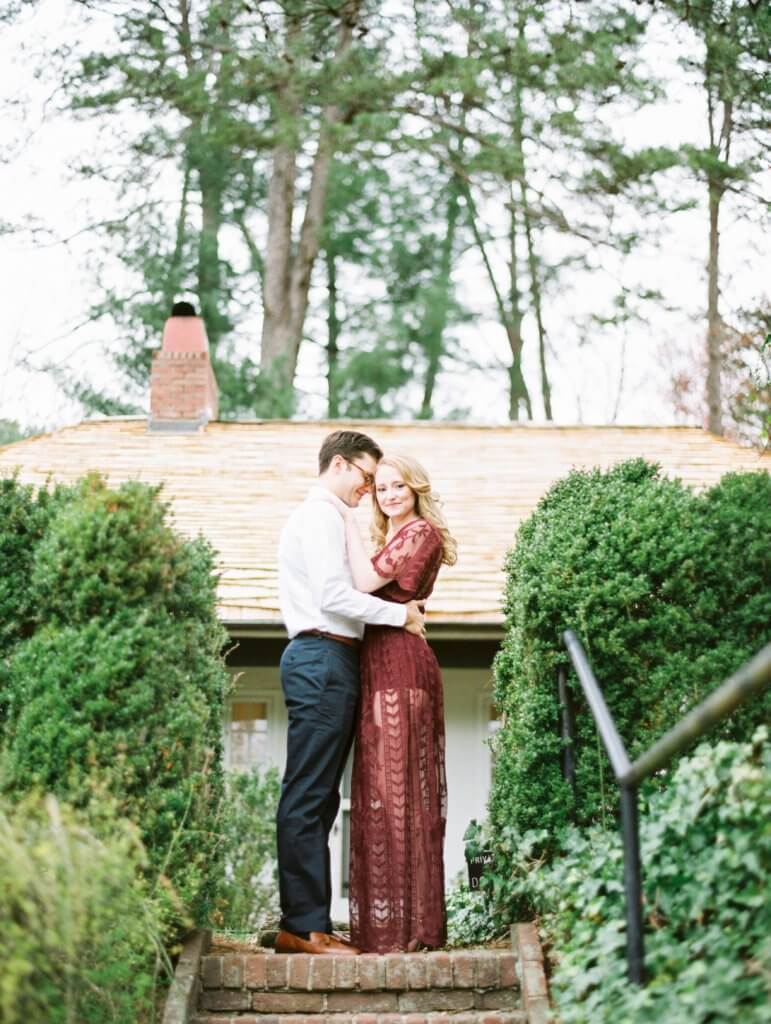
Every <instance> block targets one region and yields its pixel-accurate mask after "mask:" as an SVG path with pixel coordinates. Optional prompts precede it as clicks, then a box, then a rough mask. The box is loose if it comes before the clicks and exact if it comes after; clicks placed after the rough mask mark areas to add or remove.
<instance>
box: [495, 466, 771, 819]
mask: <svg viewBox="0 0 771 1024" xmlns="http://www.w3.org/2000/svg"><path fill="white" fill-rule="evenodd" d="M770 535H771V480H769V477H768V475H767V474H765V473H757V474H745V475H733V476H730V477H726V478H725V480H724V481H722V482H721V484H720V485H718V486H717V487H716V488H714V489H713V490H712V491H710V492H708V493H707V494H706V495H703V496H696V495H694V494H692V493H691V492H690V491H689V490H688V489H687V488H685V487H684V486H683V485H682V484H681V483H680V482H678V481H671V480H667V479H665V478H662V477H661V476H660V475H659V472H658V469H657V467H655V466H652V465H650V464H648V463H646V462H644V461H643V460H634V461H631V462H627V463H622V464H620V465H618V466H616V467H614V468H613V469H611V470H610V471H608V472H600V471H599V470H594V471H591V472H578V471H576V472H573V473H571V474H570V475H569V476H568V477H566V478H565V479H564V480H561V481H559V482H558V483H557V484H555V486H554V487H552V488H551V490H550V491H549V492H548V493H547V494H546V496H545V497H544V498H543V499H542V501H541V502H540V503H539V505H538V508H537V509H536V511H535V512H534V513H533V515H531V516H530V518H529V519H528V520H527V521H526V522H525V523H523V524H522V526H521V527H520V530H519V532H518V534H517V539H516V545H515V547H514V550H513V551H512V552H511V553H510V555H509V557H508V559H507V563H506V570H507V575H508V581H507V589H506V616H507V626H508V633H507V637H506V640H505V642H504V645H503V647H502V649H501V651H500V653H499V655H498V657H497V659H496V666H495V668H496V693H495V699H496V702H497V704H498V706H499V707H500V709H501V711H502V712H503V715H504V726H503V728H502V729H501V730H500V732H499V733H498V737H497V740H496V747H495V755H496V768H495V781H494V785H493V791H492V795H491V801H490V813H491V818H492V821H493V823H494V825H495V827H496V829H497V830H499V831H500V830H502V829H504V828H506V827H507V826H514V827H516V828H517V829H519V830H520V831H522V830H526V829H533V828H545V829H546V830H547V831H548V832H549V834H550V835H554V834H555V833H556V831H558V830H559V829H560V828H561V827H562V826H564V825H565V824H566V823H567V822H568V821H569V820H571V818H573V819H574V820H576V821H577V822H579V823H582V822H583V823H588V822H592V821H596V820H602V819H603V818H604V817H605V815H606V814H611V815H612V814H613V813H615V807H616V804H617V791H616V787H615V784H614V782H613V778H612V774H611V771H610V766H609V765H608V763H607V759H606V756H605V753H604V750H602V749H601V747H600V744H599V740H598V738H597V734H596V730H595V727H594V721H593V718H592V716H591V714H590V712H589V711H588V708H587V706H586V702H585V700H584V698H583V696H582V694H581V692H580V688H579V686H578V682H577V680H575V678H574V677H573V675H572V673H571V675H570V683H569V685H570V686H571V688H572V690H573V693H574V697H575V705H576V709H577V716H576V718H577V800H576V802H575V804H574V798H573V794H572V792H571V791H570V788H569V787H568V785H567V784H566V783H565V781H564V780H563V778H562V774H561V768H560V753H561V749H562V743H561V740H560V737H559V732H558V712H559V707H558V701H557V691H556V669H557V666H558V665H561V664H563V665H564V664H567V662H568V659H567V654H566V652H565V650H564V647H563V646H562V643H561V640H560V637H561V634H562V632H563V631H564V630H565V629H567V628H572V629H574V630H575V631H576V633H577V634H578V635H579V637H580V638H581V640H582V642H583V644H584V646H585V649H586V651H587V654H588V656H589V659H590V661H591V662H592V665H593V667H594V670H595V673H596V675H597V678H598V680H599V683H600V685H601V687H602V689H603V692H604V694H605V698H606V700H607V702H608V705H609V707H610V709H611V711H612V713H613V715H614V717H615V719H616V722H617V724H618V727H619V731H620V733H621V735H622V737H623V738H624V740H625V742H626V744H627V747H628V749H629V752H630V755H631V756H632V758H634V757H635V756H636V755H637V754H638V753H640V752H641V751H642V750H644V749H646V748H647V747H648V746H649V745H650V744H651V743H652V742H653V741H654V740H655V739H657V738H658V737H659V736H660V735H661V734H662V733H663V732H665V731H666V729H668V728H669V727H670V726H671V725H672V724H673V723H674V722H675V721H676V720H677V719H678V718H680V717H681V716H682V714H683V713H684V712H685V711H686V710H687V709H688V708H689V707H691V706H692V705H693V704H694V703H695V702H696V701H697V700H699V699H701V698H702V697H703V696H704V695H705V694H706V693H707V692H709V691H710V690H712V689H713V688H714V687H715V686H716V685H717V684H718V683H720V682H721V681H722V679H723V678H724V677H725V676H726V675H728V674H729V673H730V672H732V671H734V670H735V669H736V668H738V667H739V665H741V664H742V663H743V662H744V661H745V660H746V658H747V657H749V656H750V654H752V653H754V652H755V651H756V650H757V649H758V648H759V647H760V646H762V643H763V642H764V634H765V635H766V637H767V633H768V622H769V621H771V592H769V588H768V585H767V580H768V578H769V575H770V572H771V564H770V563H769V552H768V545H767V538H768V536H770ZM770 709H771V701H769V699H766V700H765V701H764V702H756V703H755V705H754V706H753V708H751V709H747V710H746V711H745V712H743V714H742V715H740V716H736V717H735V718H734V719H733V720H732V721H730V722H729V723H726V724H725V725H724V726H723V728H722V735H725V736H732V735H733V736H735V737H737V738H741V737H746V736H747V735H748V734H749V733H750V732H751V730H752V728H753V727H754V726H755V725H757V724H758V722H760V721H763V720H765V719H766V718H767V717H768V714H769V710H770Z"/></svg>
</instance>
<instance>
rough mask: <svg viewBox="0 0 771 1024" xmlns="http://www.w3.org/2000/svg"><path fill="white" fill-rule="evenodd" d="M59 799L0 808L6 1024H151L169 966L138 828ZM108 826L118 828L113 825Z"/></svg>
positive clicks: (1, 988)
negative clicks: (88, 814)
mask: <svg viewBox="0 0 771 1024" xmlns="http://www.w3.org/2000/svg"><path fill="white" fill-rule="evenodd" d="M99 815H100V817H101V819H102V820H101V821H100V822H99V827H98V832H99V835H100V836H101V838H98V837H97V834H96V833H95V831H94V830H93V828H92V827H91V826H90V823H89V822H88V821H84V820H83V819H82V817H78V816H75V815H74V814H73V812H72V811H71V809H69V808H67V807H66V806H62V805H60V804H58V803H57V801H56V800H55V799H53V797H48V798H46V800H45V802H44V803H41V802H40V801H39V800H38V799H37V798H28V799H26V800H25V801H23V802H22V803H21V804H19V805H17V806H10V805H7V804H3V805H0V920H2V922H3V943H4V949H3V970H2V974H1V975H0V1019H2V1020H3V1022H4V1024H27V1022H29V1021H40V1022H42V1021H45V1024H73V1022H77V1024H142V1022H144V1021H147V1022H149V1021H152V1020H154V1019H155V1018H154V1013H153V1007H154V1002H155V996H156V988H157V982H158V980H159V969H160V965H161V963H162V962H163V957H162V947H161V944H160V922H159V917H158V912H157V910H156V907H155V905H154V903H153V901H152V900H151V899H150V898H149V897H148V894H147V890H146V888H145V885H144V882H143V880H142V867H143V858H144V853H143V850H142V845H141V843H140V841H139V839H138V836H137V833H136V829H135V828H133V827H132V826H130V825H129V824H128V823H126V822H122V821H120V820H119V819H116V818H115V817H114V814H113V812H112V811H111V810H109V809H105V808H104V807H102V808H100V811H99ZM108 824H109V828H108V827H107V825H108Z"/></svg>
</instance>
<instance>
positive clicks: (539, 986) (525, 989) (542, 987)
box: [511, 924, 553, 1024]
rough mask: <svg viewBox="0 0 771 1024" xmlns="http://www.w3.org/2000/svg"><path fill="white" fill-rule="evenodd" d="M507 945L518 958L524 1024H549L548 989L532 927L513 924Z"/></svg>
mask: <svg viewBox="0 0 771 1024" xmlns="http://www.w3.org/2000/svg"><path fill="white" fill-rule="evenodd" d="M511 944H512V946H513V947H514V952H515V953H516V954H517V956H518V969H519V974H520V979H519V980H520V983H521V986H522V1007H523V1009H524V1010H525V1013H526V1014H527V1020H528V1024H549V1022H550V1021H552V1020H553V1017H552V1013H551V1008H550V1006H549V988H548V986H547V984H546V971H545V970H544V963H543V949H542V948H541V942H540V939H539V938H538V931H537V930H536V927H535V925H534V924H513V925H512V926H511Z"/></svg>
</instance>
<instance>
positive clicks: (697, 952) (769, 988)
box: [467, 727, 771, 1024]
mask: <svg viewBox="0 0 771 1024" xmlns="http://www.w3.org/2000/svg"><path fill="white" fill-rule="evenodd" d="M474 842H475V843H476V844H478V846H479V847H480V848H481V847H486V848H489V849H492V851H493V853H494V864H493V866H492V867H491V869H490V870H489V871H487V872H486V874H485V875H484V877H483V879H482V883H481V892H480V895H479V896H478V897H476V901H475V905H474V910H473V917H472V916H471V915H469V916H468V920H469V921H471V922H472V924H473V926H474V928H473V929H472V930H471V931H470V932H469V931H467V934H468V935H469V937H470V941H484V940H485V939H488V938H491V937H493V936H495V935H496V934H499V933H500V932H501V931H502V930H504V929H505V927H506V926H507V924H509V923H510V922H511V921H521V920H523V919H532V918H533V917H538V919H539V924H540V928H541V931H542V933H544V934H545V937H546V939H547V941H548V944H549V946H550V947H551V950H552V953H551V961H552V972H551V991H552V996H553V998H554V1000H555V1003H556V1006H557V1011H558V1014H559V1019H560V1021H562V1022H563V1024H588V1022H590V1021H591V1022H607V1024H654V1022H657V1021H666V1024H707V1022H709V1024H718V1022H724V1024H733V1022H734V1021H738V1020H741V1021H742V1022H745V1021H746V1022H747V1024H762V1022H767V1021H768V1012H767V1011H768V1005H769V998H770V997H771V943H770V942H769V935H771V891H770V889H769V881H768V880H769V878H770V877H771V743H770V742H769V739H768V730H767V729H766V728H765V727H761V728H760V729H758V730H757V731H756V733H755V734H754V736H753V737H752V739H751V740H750V741H749V742H746V743H733V742H728V741H724V740H723V741H719V742H717V743H715V744H702V745H701V746H699V747H698V748H697V749H696V751H695V752H694V753H693V754H692V755H691V756H690V757H688V758H685V759H683V760H682V761H681V762H680V764H679V766H678V767H677V769H676V771H675V772H674V773H673V775H672V776H671V778H670V781H669V785H668V786H667V788H666V789H664V790H660V791H655V792H652V793H651V795H650V798H649V800H648V801H647V802H646V801H643V802H642V806H641V808H640V846H641V858H642V865H643V873H642V875H643V901H644V921H645V929H646V937H645V944H646V967H647V971H648V978H649V980H648V984H647V987H645V988H638V987H636V986H634V985H631V984H630V983H629V981H628V979H627V963H626V938H625V903H624V884H623V853H622V848H621V839H620V833H619V832H618V830H615V829H614V830H612V831H608V830H606V829H602V828H597V827H593V826H590V827H587V828H577V827H574V826H570V827H567V828H565V829H563V830H562V831H561V832H560V833H559V834H558V835H557V836H556V837H555V836H554V835H550V834H549V833H548V832H547V831H546V830H539V831H533V830H531V831H525V832H520V831H519V830H518V829H517V828H516V827H514V826H508V827H507V828H505V829H503V830H501V831H498V830H496V829H493V830H490V828H489V826H487V827H485V828H483V829H478V830H477V833H476V835H475V837H474ZM467 902H469V901H468V899H467Z"/></svg>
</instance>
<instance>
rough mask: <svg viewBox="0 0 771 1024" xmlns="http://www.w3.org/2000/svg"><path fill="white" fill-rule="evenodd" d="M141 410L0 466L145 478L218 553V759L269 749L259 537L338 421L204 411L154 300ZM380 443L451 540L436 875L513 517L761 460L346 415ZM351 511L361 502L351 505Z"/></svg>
mask: <svg viewBox="0 0 771 1024" xmlns="http://www.w3.org/2000/svg"><path fill="white" fill-rule="evenodd" d="M150 404H151V416H150V419H149V421H148V420H147V419H140V418H136V419H132V418H112V419H104V420H91V421H87V422H84V423H81V424H79V425H78V426H73V427H67V428H65V429H62V430H57V431H55V432H53V433H51V434H48V435H45V436H41V437H35V438H31V439H28V440H25V441H21V442H18V443H16V444H12V445H8V446H6V447H4V448H0V472H2V473H3V474H8V473H10V472H12V471H13V470H14V469H18V472H19V477H20V479H21V480H22V481H24V482H29V483H34V484H38V485H43V484H44V483H45V482H46V480H47V479H49V478H53V479H54V480H60V481H72V480H75V479H77V478H78V477H80V476H82V475H83V474H85V473H86V472H88V471H89V470H98V471H100V472H101V473H103V474H105V475H106V476H107V477H108V479H109V480H110V482H111V483H113V484H116V485H117V484H119V483H120V482H122V481H124V480H128V479H138V480H143V481H145V482H147V483H152V484H159V483H160V484H163V493H164V495H165V497H166V498H167V499H168V500H169V501H170V502H171V506H172V510H173V517H174V520H175V524H176V526H177V527H178V528H179V529H180V530H181V531H182V532H184V533H186V534H189V535H195V534H197V533H199V532H200V533H202V534H204V535H205V536H206V537H207V538H208V539H209V540H210V541H211V543H212V544H213V545H214V547H215V548H216V549H217V551H218V552H219V559H220V566H221V578H220V581H219V609H220V616H221V619H222V622H223V623H224V625H225V626H226V628H227V630H228V632H229V634H230V636H231V637H232V639H233V642H234V646H233V649H232V650H231V651H230V653H229V655H228V661H229V665H230V666H231V668H232V671H233V675H234V679H235V684H234V688H233V691H232V695H231V698H230V700H229V704H228V711H227V719H226V721H225V723H224V733H225V747H226V756H227V762H228V765H229V767H230V768H231V769H234V770H238V769H241V768H244V767H246V766H248V765H250V764H254V763H268V762H273V763H275V764H277V765H279V766H281V764H282V761H283V757H284V736H285V729H286V713H285V709H284V705H283V701H282V696H281V690H280V684H279V675H278V661H279V657H280V654H281V651H282V649H283V646H284V644H285V642H286V641H285V633H284V630H283V627H282V625H281V620H280V616H279V608H278V589H277V566H276V547H277V543H278V536H279V531H280V529H281V526H282V524H283V522H284V519H285V517H286V515H287V512H288V510H289V509H290V508H291V507H292V506H293V505H295V504H296V503H298V502H300V501H301V500H302V499H303V496H304V494H305V492H306V490H307V488H308V486H309V485H310V484H311V483H312V481H313V479H314V476H315V474H316V454H317V451H318V448H319V446H320V443H321V441H322V439H323V437H324V436H325V435H326V434H327V433H328V432H329V431H331V430H334V429H338V428H339V426H340V423H339V422H323V421H322V422H299V421H254V422H233V423H220V422H217V421H216V414H217V390H216V381H215V380H214V377H213V375H212V372H211V367H210V365H209V359H208V352H207V346H206V337H205V334H204V332H203V327H202V324H201V322H200V320H197V318H194V317H190V318H184V317H180V316H176V317H172V318H171V319H170V320H169V322H168V324H167V328H166V331H165V334H164V342H163V346H162V348H161V350H159V352H158V353H157V354H156V356H155V359H154V361H153V370H152V378H151V403H150ZM351 426H353V427H355V428H357V429H362V430H364V431H366V432H368V433H370V434H372V435H373V436H374V437H375V438H376V439H377V440H378V442H379V443H380V444H381V445H382V447H383V448H384V450H385V451H387V452H404V453H407V454H410V455H414V456H416V457H417V458H419V459H420V460H421V461H422V462H423V463H424V464H425V465H426V467H427V468H428V469H429V471H430V473H431V476H432V480H433V483H434V486H435V489H436V490H437V491H438V492H439V493H440V495H441V497H442V499H443V501H444V507H445V512H446V515H447V519H448V521H449V523H450V525H451V528H452V531H453V533H454V535H455V536H456V538H457V540H458V547H459V559H458V563H457V565H455V566H453V567H451V568H447V567H444V568H443V570H442V572H441V574H440V577H439V580H438V583H437V587H436V590H435V592H434V594H433V595H432V597H431V600H430V603H429V607H428V639H429V642H430V643H431V645H432V646H433V647H434V649H435V651H436V654H437V657H438V660H439V663H440V665H441V667H442V670H443V677H444V685H445V702H446V725H447V772H448V790H449V818H448V829H447V843H446V865H447V877H448V879H451V878H452V877H453V876H454V875H455V874H456V873H457V872H458V871H460V870H462V869H463V866H464V857H463V843H462V836H463V832H464V830H465V828H466V826H467V824H468V822H469V820H470V819H471V818H474V817H476V818H482V817H483V816H484V813H485V804H486V799H487V795H488V789H489V783H490V770H491V766H490V753H489V749H488V746H487V743H486V741H487V739H488V737H489V736H490V734H491V732H492V731H493V730H494V729H495V718H494V709H493V707H492V702H491V681H492V677H491V664H492V660H493V657H494V655H495V652H496V650H497V647H498V645H499V643H500V641H501V639H502V637H503V617H502V612H501V596H502V592H503V584H504V578H503V573H502V563H503V559H504V556H505V554H506V551H507V550H508V549H509V548H510V547H511V545H512V542H513V539H514V534H515V532H516V529H517V526H518V524H519V523H520V522H521V521H522V520H523V519H524V518H526V517H527V516H528V515H529V513H530V512H531V511H532V510H533V509H534V507H535V505H536V503H537V502H538V500H539V499H540V497H541V496H542V495H543V494H544V493H545V492H546V491H547V490H548V488H549V487H550V486H551V484H552V483H553V482H554V481H555V480H557V479H559V478H560V477H562V476H564V475H565V474H566V473H567V472H568V471H569V470H570V469H571V468H572V467H592V466H601V467H608V466H610V465H612V464H613V463H616V462H618V461H620V460H623V459H628V458H632V457H636V456H644V457H645V458H647V459H650V460H653V461H655V462H658V463H660V464H661V466H662V468H663V470H664V471H665V472H666V473H667V474H669V475H671V476H677V477H680V478H681V479H682V480H683V481H685V482H686V483H687V484H689V485H692V486H693V487H695V488H704V487H707V486H710V485H711V484H714V483H716V482H717V481H718V480H719V479H720V477H721V476H722V475H723V474H724V473H726V472H728V471H730V470H735V471H746V470H756V469H758V468H761V467H764V468H768V466H769V460H768V458H767V457H766V456H762V455H760V454H758V453H757V452H755V451H751V450H747V449H743V448H740V447H738V446H736V445H734V444H731V443H729V442H727V441H724V440H722V439H720V438H716V437H714V436H711V435H709V434H707V433H705V432H704V431H702V430H699V429H695V428H690V427H666V428H663V427H612V426H610V427H609V426H605V427H585V426H576V427H562V426H552V425H549V426H531V425H519V424H517V425H507V426H502V427H485V426H473V425H467V424H460V423H430V422H417V423H393V422H375V421H366V422H357V423H353V424H351ZM360 515H361V518H362V524H363V525H364V524H366V520H367V509H366V508H364V507H363V508H362V509H360ZM349 792H350V778H349V777H347V778H346V780H345V789H344V797H345V799H344V802H343V807H342V810H341V815H340V819H339V821H338V824H337V826H336V829H335V836H334V844H335V847H334V858H335V864H336V868H335V872H336V874H335V886H336V904H335V908H334V912H335V914H336V916H338V917H344V916H345V915H346V910H345V895H346V881H347V878H346V875H347V856H346V843H347V827H348V807H349V804H348V802H347V797H348V794H349Z"/></svg>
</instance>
